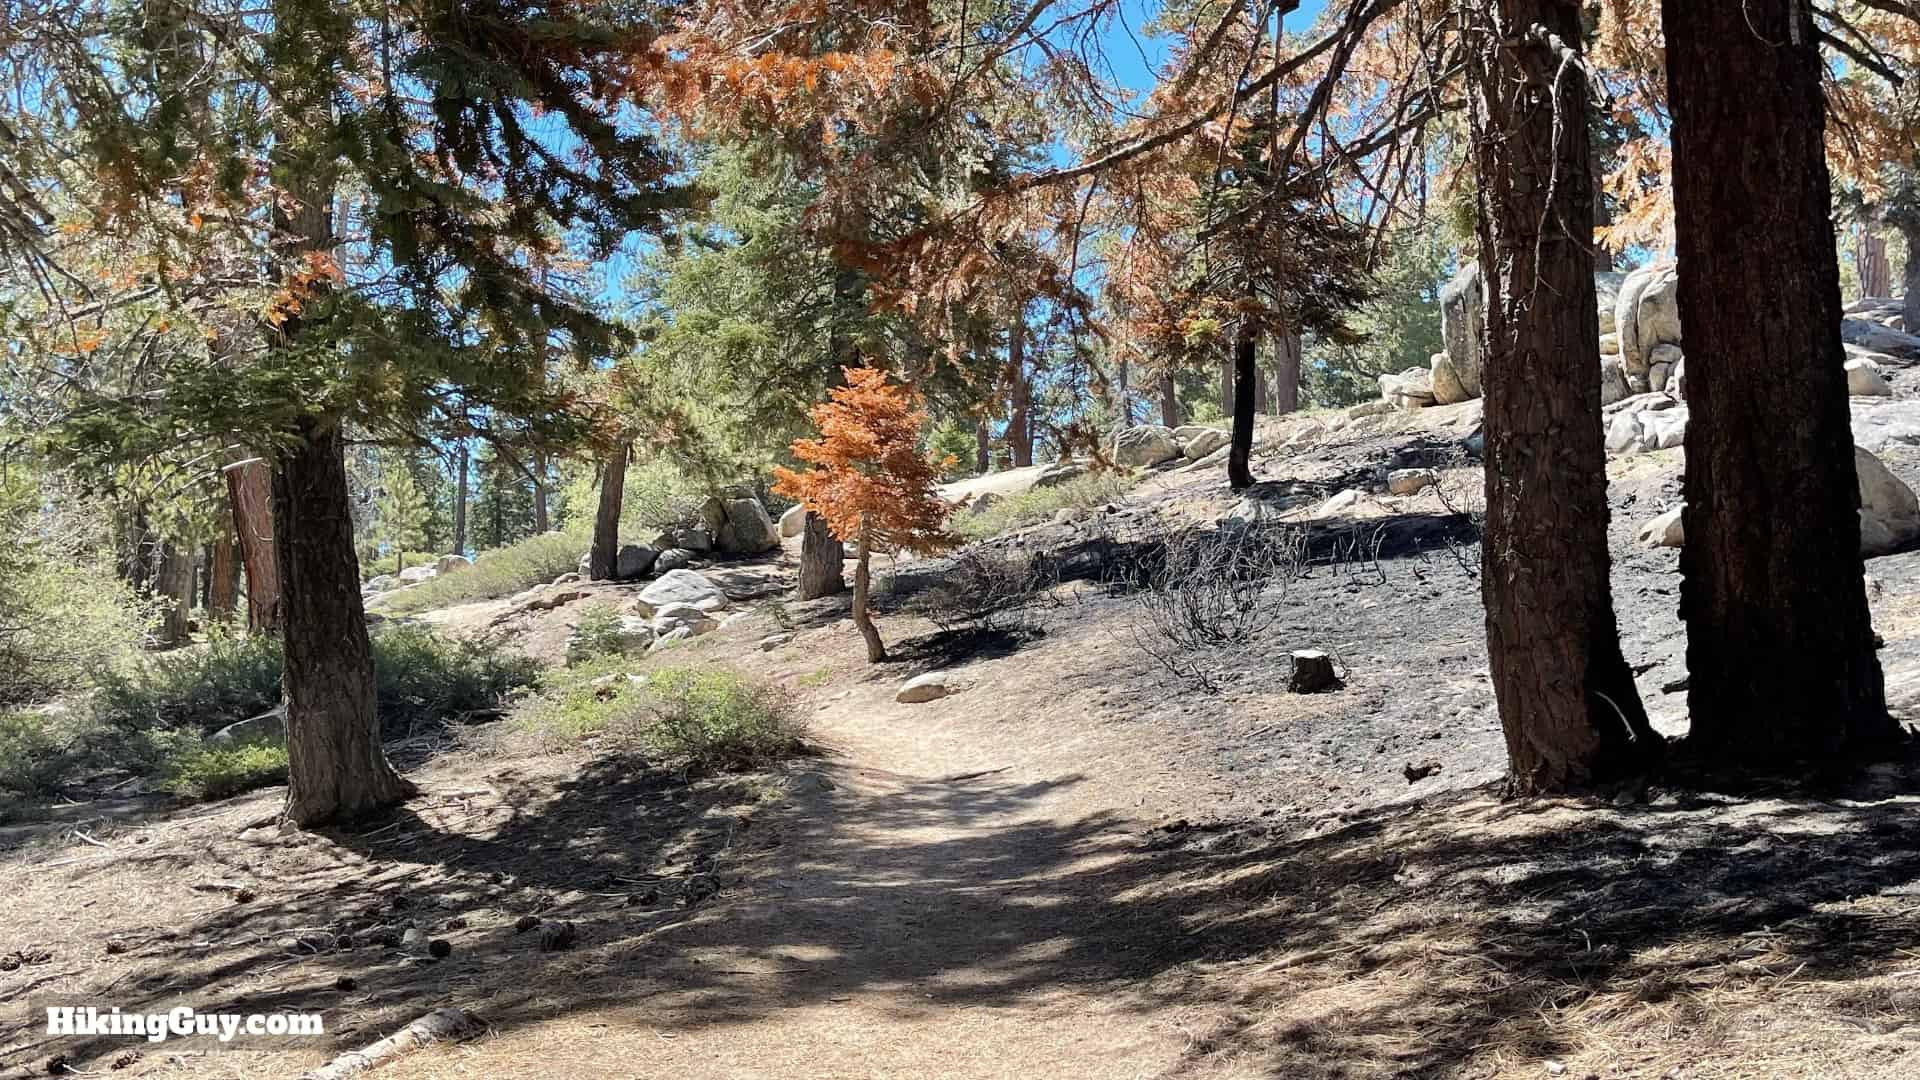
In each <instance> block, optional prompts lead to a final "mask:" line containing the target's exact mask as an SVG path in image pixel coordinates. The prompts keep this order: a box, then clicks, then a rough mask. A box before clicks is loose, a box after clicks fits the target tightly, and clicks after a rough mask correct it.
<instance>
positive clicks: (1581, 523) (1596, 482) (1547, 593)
mask: <svg viewBox="0 0 1920 1080" xmlns="http://www.w3.org/2000/svg"><path fill="white" fill-rule="evenodd" d="M1488 7H1489V8H1491V9H1493V10H1495V11H1497V13H1498V17H1499V20H1500V25H1501V26H1504V27H1533V26H1543V27H1544V28H1545V29H1546V30H1547V31H1549V32H1551V33H1553V34H1556V35H1558V36H1559V38H1560V39H1561V40H1562V41H1565V42H1569V43H1577V42H1579V41H1580V40H1581V36H1580V8H1579V5H1578V4H1577V3H1574V2H1572V0H1491V2H1490V3H1489V4H1488ZM1480 30H1481V33H1479V34H1478V35H1477V36H1476V38H1475V39H1474V40H1473V41H1471V42H1470V43H1469V48H1468V50H1467V55H1468V63H1469V81H1470V86H1471V95H1472V104H1473V138H1474V141H1475V152H1476V167H1477V173H1478V181H1479V183H1478V188H1479V198H1480V208H1479V225H1478V229H1479V236H1480V266H1481V269H1482V271H1483V273H1485V274H1486V276H1487V280H1488V281H1489V282H1490V288H1489V290H1488V292H1489V300H1488V305H1487V321H1486V330H1485V334H1486V337H1485V341H1484V344H1485V351H1486V376H1485V385H1486V427H1485V433H1486V447H1487V461H1486V485H1487V487H1486V491H1487V494H1486V499H1487V516H1486V533H1485V537H1484V539H1483V542H1482V545H1481V551H1482V562H1483V572H1482V574H1481V583H1482V591H1483V594H1484V599H1485V602H1486V609H1487V651H1488V655H1489V659H1490V661H1491V664H1490V666H1491V670H1492V675H1493V689H1494V698H1495V700H1496V702H1497V703H1498V705H1499V709H1500V721H1501V725H1502V726H1503V727H1504V729H1505V731H1506V740H1507V758H1508V765H1509V773H1508V787H1509V789H1510V790H1511V791H1512V792H1513V793H1514V794H1516V795H1532V794H1537V793H1542V792H1556V791H1571V790H1582V789H1591V788H1594V787H1596V786H1599V785H1602V784H1605V783H1607V782H1608V781H1612V780H1617V779H1619V778H1622V777H1625V776H1628V775H1631V774H1633V773H1635V772H1637V771H1638V770H1640V769H1641V768H1642V766H1643V765H1644V764H1646V763H1647V762H1648V761H1649V760H1650V759H1651V758H1652V757H1653V756H1654V755H1655V754H1657V753H1658V751H1659V750H1660V748H1661V745H1662V744H1661V742H1660V737H1659V735H1658V734H1657V733H1655V732H1654V730H1653V729H1652V727H1651V726H1650V725H1649V724H1648V723H1647V718H1646V713H1645V711H1644V710H1643V709H1642V708H1641V705H1640V698H1639V694H1638V693H1637V691H1636V689H1635V687H1634V682H1633V673H1632V672H1631V671H1630V670H1629V669H1628V667H1627V663H1626V660H1625V658H1624V657H1623V656H1622V655H1621V652H1620V637H1619V631H1618V628H1617V626H1616V625H1615V620H1614V612H1613V599H1612V594H1611V593H1610V591H1609V587H1608V581H1607V575H1608V570H1609V557H1608V552H1607V501H1606V482H1607V481H1606V461H1605V457H1604V448H1603V440H1602V438H1601V432H1600V355H1599V338H1600V328H1599V317H1598V315H1597V314H1596V312H1595V310H1594V306H1593V304H1592V303H1590V302H1588V300H1587V299H1586V298H1588V297H1591V296H1592V295H1593V253H1592V246H1591V243H1590V240H1589V238H1590V237H1591V236H1592V232H1593V185H1592V173H1591V172H1590V171H1589V169H1588V161H1587V119H1586V117H1587V91H1586V86H1585V84H1584V82H1583V80H1582V79H1581V78H1579V77H1578V73H1577V72H1562V70H1561V69H1562V65H1561V63H1560V60H1559V58H1558V57H1556V56H1555V55H1554V54H1553V53H1552V52H1551V51H1550V50H1549V48H1548V47H1547V46H1546V45H1545V44H1543V43H1541V42H1539V41H1538V40H1537V39H1536V38H1535V37H1534V36H1533V35H1531V34H1528V33H1523V32H1519V31H1515V32H1514V33H1512V34H1511V35H1502V34H1500V33H1499V32H1498V31H1497V30H1496V29H1494V27H1492V26H1491V25H1488V24H1487V23H1486V22H1484V21H1483V22H1482V23H1481V26H1480ZM1556 73H1559V74H1556ZM1555 87H1557V93H1555V92H1553V90H1554V88H1555ZM1556 99H1557V101H1558V104H1559V108H1560V110H1561V112H1560V116H1559V117H1558V118H1556V117H1555V115H1554V111H1553V110H1554V103H1555V101H1556ZM1557 298H1565V299H1564V300H1562V299H1557ZM1688 333H1689V335H1691V333H1692V331H1691V329H1689V331H1688ZM1688 346H1689V348H1690V349H1691V348H1692V346H1693V339H1692V338H1691V337H1689V339H1688ZM1688 377H1689V380H1691V378H1692V374H1691V372H1689V375H1688ZM1689 389H1691V383H1689Z"/></svg>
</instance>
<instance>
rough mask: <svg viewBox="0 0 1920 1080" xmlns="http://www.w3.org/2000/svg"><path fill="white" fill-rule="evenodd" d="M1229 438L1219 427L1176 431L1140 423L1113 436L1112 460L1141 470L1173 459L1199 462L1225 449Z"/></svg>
mask: <svg viewBox="0 0 1920 1080" xmlns="http://www.w3.org/2000/svg"><path fill="white" fill-rule="evenodd" d="M1231 438H1232V436H1231V435H1230V434H1229V433H1227V432H1226V431H1224V430H1222V429H1220V428H1217V427H1206V426H1203V425H1200V424H1188V425H1186V426H1183V427H1177V428H1170V427H1167V426H1166V425H1164V424H1141V425H1139V426H1137V427H1130V428H1122V429H1121V430H1120V431H1118V432H1116V433H1114V436H1113V460H1114V463H1115V464H1117V465H1127V466H1138V467H1143V468H1152V467H1154V466H1156V465H1164V464H1166V463H1167V462H1169V461H1173V460H1175V459H1176V458H1185V459H1186V460H1188V461H1200V460H1202V459H1204V458H1207V457H1211V456H1212V455H1214V454H1216V453H1219V452H1220V451H1222V450H1224V449H1226V446H1227V442H1228V440H1229V439H1231Z"/></svg>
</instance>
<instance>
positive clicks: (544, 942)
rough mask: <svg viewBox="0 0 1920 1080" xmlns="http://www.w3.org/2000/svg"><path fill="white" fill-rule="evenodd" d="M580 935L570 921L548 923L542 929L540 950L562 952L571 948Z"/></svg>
mask: <svg viewBox="0 0 1920 1080" xmlns="http://www.w3.org/2000/svg"><path fill="white" fill-rule="evenodd" d="M578 936H579V934H578V932H577V931H576V930H574V927H573V924H572V923H570V922H563V923H548V924H547V925H546V927H544V928H543V929H542V930H541V931H540V951H541V952H560V951H561V950H563V949H571V948H573V943H574V941H575V940H576V939H577V938H578Z"/></svg>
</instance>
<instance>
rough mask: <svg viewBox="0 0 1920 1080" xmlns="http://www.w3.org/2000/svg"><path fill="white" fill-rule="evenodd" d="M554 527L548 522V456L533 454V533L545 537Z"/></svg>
mask: <svg viewBox="0 0 1920 1080" xmlns="http://www.w3.org/2000/svg"><path fill="white" fill-rule="evenodd" d="M550 528H552V526H551V525H550V524H549V523H548V521H547V455H545V454H543V453H540V452H539V451H537V450H536V451H534V453H533V532H534V535H536V536H540V535H544V534H545V533H546V531H547V530H548V529H550Z"/></svg>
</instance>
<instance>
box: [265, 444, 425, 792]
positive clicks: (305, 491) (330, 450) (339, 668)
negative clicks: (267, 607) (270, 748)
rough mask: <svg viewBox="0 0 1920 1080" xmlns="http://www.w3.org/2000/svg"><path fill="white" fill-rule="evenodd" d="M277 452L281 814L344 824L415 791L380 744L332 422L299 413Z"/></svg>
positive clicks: (343, 473)
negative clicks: (281, 583) (283, 723)
mask: <svg viewBox="0 0 1920 1080" xmlns="http://www.w3.org/2000/svg"><path fill="white" fill-rule="evenodd" d="M289 434H290V435H291V436H292V439H293V440H294V441H292V442H291V443H290V445H286V446H283V447H282V448H281V449H280V450H279V452H278V454H277V455H276V457H275V462H274V463H275V468H274V472H273V518H274V530H273V535H274V547H275V549H276V551H277V553H278V555H279V562H280V570H281V573H282V575H283V577H284V579H285V582H286V592H285V596H284V597H283V598H282V605H281V606H282V613H281V627H282V630H281V635H282V640H283V642H284V646H285V649H284V651H285V654H286V661H285V669H284V674H283V676H282V683H281V687H282V694H283V697H284V699H285V702H286V709H287V806H286V819H287V820H288V821H289V822H291V823H293V824H295V825H299V826H303V827H304V826H309V825H318V824H323V823H327V822H334V821H349V820H352V819H353V818H356V817H360V816H363V815H365V814H367V813H368V812H370V811H373V810H377V809H379V808H381V807H383V806H389V805H391V804H393V803H396V802H399V801H401V800H402V799H405V798H407V797H408V796H410V795H412V794H413V793H414V787H413V785H412V784H410V783H408V782H407V781H406V780H405V779H403V778H401V776H400V774H398V773H396V772H394V770H393V766H392V765H390V764H389V763H388V762H387V757H386V754H385V753H384V752H382V750H381V748H380V721H379V718H378V716H377V715H376V714H375V712H374V696H375V689H374V681H373V650H372V646H371V644H370V643H369V641H368V640H367V623H366V612H365V610H364V609H363V608H362V607H361V604H360V564H359V560H358V559H357V558H355V556H354V550H353V515H352V509H351V505H352V504H351V503H350V502H349V500H348V496H347V466H346V459H345V457H344V456H343V454H342V449H343V441H342V439H341V435H340V425H339V421H337V420H329V419H325V418H322V417H316V416H302V417H300V418H299V419H298V420H296V421H295V422H294V426H293V430H292V431H291V432H289Z"/></svg>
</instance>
